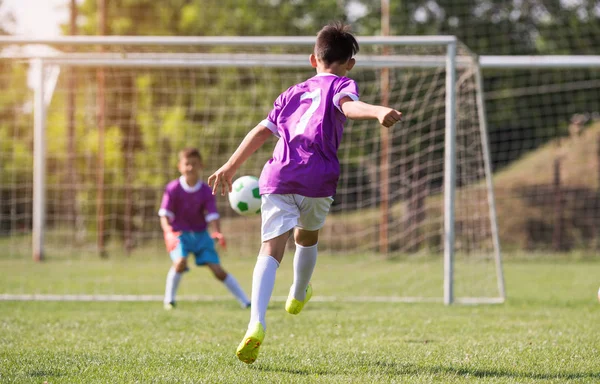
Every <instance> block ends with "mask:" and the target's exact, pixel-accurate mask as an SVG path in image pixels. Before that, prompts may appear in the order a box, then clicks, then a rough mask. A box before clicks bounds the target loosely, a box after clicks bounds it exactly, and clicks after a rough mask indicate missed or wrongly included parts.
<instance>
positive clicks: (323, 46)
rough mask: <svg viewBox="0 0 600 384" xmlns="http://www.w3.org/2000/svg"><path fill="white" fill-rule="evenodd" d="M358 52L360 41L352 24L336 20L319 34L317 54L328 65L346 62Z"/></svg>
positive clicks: (316, 47) (316, 46) (316, 45)
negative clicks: (352, 32)
mask: <svg viewBox="0 0 600 384" xmlns="http://www.w3.org/2000/svg"><path fill="white" fill-rule="evenodd" d="M357 52H358V42H357V41H356V38H355V37H354V36H352V34H351V33H350V26H349V25H345V24H344V23H342V22H339V21H336V22H332V23H330V24H328V25H326V26H324V27H323V28H322V29H321V30H320V31H319V33H318V34H317V42H316V44H315V52H314V53H315V56H316V57H317V59H319V60H321V61H322V62H323V63H325V64H326V65H330V64H334V63H345V62H346V61H348V60H350V59H351V58H352V57H353V56H354V55H355V54H356V53H357Z"/></svg>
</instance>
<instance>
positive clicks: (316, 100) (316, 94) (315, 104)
mask: <svg viewBox="0 0 600 384" xmlns="http://www.w3.org/2000/svg"><path fill="white" fill-rule="evenodd" d="M304 99H310V100H311V103H310V107H308V109H307V110H306V112H304V113H303V114H302V117H300V121H299V122H298V124H296V129H295V131H294V134H295V135H301V134H303V133H304V130H305V129H306V125H307V124H308V121H309V120H310V118H311V117H312V115H313V114H314V113H315V111H316V110H317V108H319V104H321V90H320V89H319V88H317V89H315V90H314V91H312V92H304V93H303V94H302V96H300V100H304Z"/></svg>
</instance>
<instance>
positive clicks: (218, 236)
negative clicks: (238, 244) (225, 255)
mask: <svg viewBox="0 0 600 384" xmlns="http://www.w3.org/2000/svg"><path fill="white" fill-rule="evenodd" d="M210 237H212V238H213V239H215V240H216V241H217V242H218V243H219V245H220V246H221V247H223V249H225V248H227V243H226V242H225V237H224V236H223V234H222V233H221V232H216V231H215V232H213V233H212V234H211V235H210Z"/></svg>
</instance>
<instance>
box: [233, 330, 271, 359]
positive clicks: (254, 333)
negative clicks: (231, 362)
mask: <svg viewBox="0 0 600 384" xmlns="http://www.w3.org/2000/svg"><path fill="white" fill-rule="evenodd" d="M264 339H265V330H264V328H263V326H262V324H261V323H260V322H257V323H256V324H254V326H252V327H248V331H246V335H244V338H243V339H242V342H241V343H240V345H239V346H238V348H237V351H236V352H235V355H236V356H237V358H238V359H240V361H242V362H244V363H246V364H252V363H254V361H255V360H256V358H257V357H258V349H259V348H260V345H261V344H262V342H263V340H264Z"/></svg>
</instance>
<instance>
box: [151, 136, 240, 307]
mask: <svg viewBox="0 0 600 384" xmlns="http://www.w3.org/2000/svg"><path fill="white" fill-rule="evenodd" d="M178 169H179V172H180V173H181V177H179V179H176V180H173V181H171V182H170V183H168V184H167V186H166V188H165V192H164V194H163V198H162V203H161V205H160V210H159V211H158V215H159V216H160V225H161V227H162V230H163V233H164V238H165V244H166V246H167V251H168V252H169V255H170V256H171V260H172V261H173V265H172V266H171V269H169V273H168V274H167V282H166V287H165V299H164V306H165V309H173V308H174V307H175V294H176V292H177V287H178V286H179V282H180V281H181V277H182V274H183V272H185V271H187V270H188V267H187V256H188V254H189V253H193V254H194V256H195V257H196V265H199V266H200V265H206V266H207V267H208V268H209V269H210V270H211V271H212V273H213V274H214V275H215V277H216V278H217V279H219V280H220V281H222V282H223V283H224V284H225V286H226V287H227V289H229V291H230V292H231V293H232V294H233V295H234V296H235V298H236V299H237V300H238V301H239V302H240V304H241V305H242V306H243V307H244V308H246V307H249V306H250V302H249V300H248V298H247V297H246V294H245V293H244V291H243V290H242V288H241V287H240V285H239V284H238V282H237V280H236V279H235V278H234V277H233V276H232V275H231V274H229V273H227V272H225V270H224V269H223V268H222V267H221V264H220V261H219V256H218V254H217V251H216V250H215V245H214V240H213V238H214V239H216V240H217V241H219V244H220V245H221V246H225V239H224V237H223V235H222V234H221V226H220V223H219V213H218V212H217V206H216V202H215V197H214V196H213V194H212V193H211V189H210V187H209V186H208V185H206V184H205V183H203V182H202V181H201V178H200V170H201V169H202V157H201V156H200V152H198V150H197V149H195V148H186V149H183V150H182V151H180V152H179V163H178ZM209 225H211V226H212V227H213V229H214V231H213V232H212V237H211V236H209V234H208V232H207V227H208V226H209Z"/></svg>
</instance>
